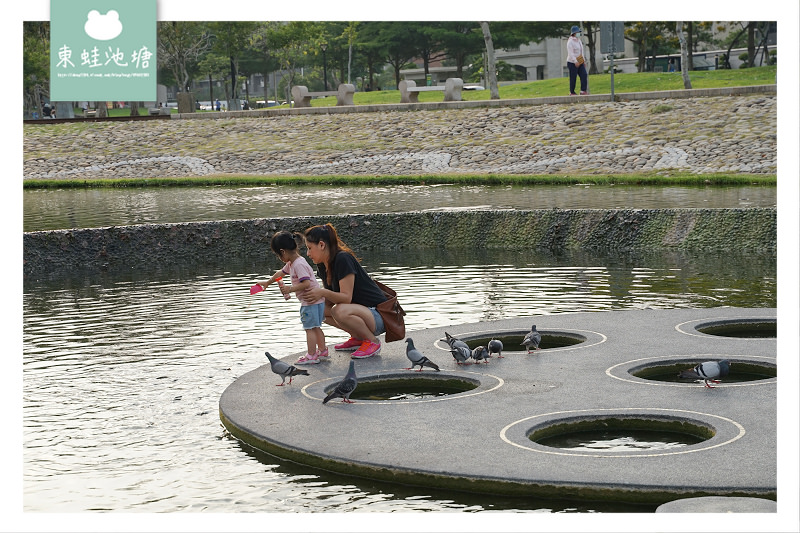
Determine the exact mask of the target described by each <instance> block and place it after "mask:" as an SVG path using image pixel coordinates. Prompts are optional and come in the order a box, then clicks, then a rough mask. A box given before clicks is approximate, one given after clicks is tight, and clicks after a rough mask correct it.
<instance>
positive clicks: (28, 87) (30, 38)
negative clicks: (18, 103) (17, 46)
mask: <svg viewBox="0 0 800 533" xmlns="http://www.w3.org/2000/svg"><path fill="white" fill-rule="evenodd" d="M22 41H23V42H22V91H23V98H24V101H25V109H26V112H27V114H28V115H30V114H31V113H32V112H33V111H36V112H37V113H41V109H42V103H43V102H42V97H43V96H45V95H47V96H48V97H49V94H50V23H49V22H24V23H23V33H22Z"/></svg>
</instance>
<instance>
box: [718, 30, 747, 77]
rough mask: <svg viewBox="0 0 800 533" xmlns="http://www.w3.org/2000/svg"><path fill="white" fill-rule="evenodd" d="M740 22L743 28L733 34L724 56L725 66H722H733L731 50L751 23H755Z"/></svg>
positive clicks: (727, 67)
mask: <svg viewBox="0 0 800 533" xmlns="http://www.w3.org/2000/svg"><path fill="white" fill-rule="evenodd" d="M740 24H741V28H740V29H739V31H738V32H737V33H736V34H735V35H734V36H733V38H732V39H731V40H730V44H728V50H727V52H725V55H724V56H723V66H722V68H726V69H729V68H731V50H732V49H733V48H735V47H736V44H737V43H738V42H739V39H740V38H741V37H742V35H744V34H745V32H746V31H747V30H748V28H749V27H750V24H753V23H752V22H748V23H746V24H745V23H740Z"/></svg>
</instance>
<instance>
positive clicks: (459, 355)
mask: <svg viewBox="0 0 800 533" xmlns="http://www.w3.org/2000/svg"><path fill="white" fill-rule="evenodd" d="M450 353H451V354H453V358H454V359H455V360H456V363H457V364H459V365H468V364H470V363H468V362H467V360H468V359H469V358H470V357H472V350H470V349H469V348H468V347H466V348H465V347H464V346H456V347H455V348H450Z"/></svg>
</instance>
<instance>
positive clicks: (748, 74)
mask: <svg viewBox="0 0 800 533" xmlns="http://www.w3.org/2000/svg"><path fill="white" fill-rule="evenodd" d="M776 75H777V66H775V65H773V66H769V67H754V68H749V69H738V70H697V71H692V72H690V73H689V78H690V79H691V82H692V88H693V89H710V88H714V87H742V86H748V85H773V84H774V83H775V77H776ZM677 89H683V77H682V76H681V74H680V73H679V72H676V73H674V74H670V73H666V72H642V73H638V72H637V73H630V74H614V92H615V93H636V92H648V91H669V90H677ZM499 92H500V99H501V100H515V99H520V98H542V97H549V96H565V95H566V94H567V93H568V92H569V80H568V79H567V78H554V79H549V80H539V81H528V82H520V83H514V84H512V85H504V86H501V87H499ZM589 92H590V93H592V94H611V75H610V74H596V75H594V76H589ZM262 98H263V95H258V96H253V97H252V98H251V100H253V102H254V104H255V100H259V99H262ZM461 98H462V99H463V100H489V99H490V94H489V90H488V89H487V90H483V91H462V92H461ZM419 101H420V102H441V101H442V93H439V92H424V93H420V95H419ZM353 103H354V104H355V105H373V104H397V103H400V93H399V91H396V90H394V91H371V92H357V93H355V95H353ZM311 105H312V106H313V107H327V106H335V105H336V97H335V96H328V97H325V98H314V99H313V100H311ZM286 107H289V106H288V105H282V106H277V107H273V108H271V109H279V108H286ZM172 112H173V113H177V112H178V110H177V109H173V111H172ZM208 112H209V111H197V113H208ZM79 113H80V110H77V111H76V115H78V114H79ZM147 113H148V111H147V109H146V108H140V110H139V114H140V115H147ZM108 114H109V116H111V117H120V116H130V109H109V110H108Z"/></svg>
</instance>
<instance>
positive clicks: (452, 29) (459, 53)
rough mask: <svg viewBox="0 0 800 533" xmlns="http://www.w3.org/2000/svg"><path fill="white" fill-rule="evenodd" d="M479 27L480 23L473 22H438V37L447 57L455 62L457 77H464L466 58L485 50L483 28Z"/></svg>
mask: <svg viewBox="0 0 800 533" xmlns="http://www.w3.org/2000/svg"><path fill="white" fill-rule="evenodd" d="M479 29H480V23H475V22H442V23H440V33H439V37H438V39H439V41H440V42H441V43H442V46H443V47H444V52H445V53H446V55H447V57H448V59H450V60H452V61H453V62H454V63H455V66H456V77H457V78H462V79H463V78H464V66H465V65H466V63H467V61H468V59H469V58H471V57H473V56H475V55H478V54H482V53H483V51H484V50H485V41H484V40H483V38H482V37H483V35H482V33H483V30H482V29H481V31H478V30H479Z"/></svg>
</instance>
